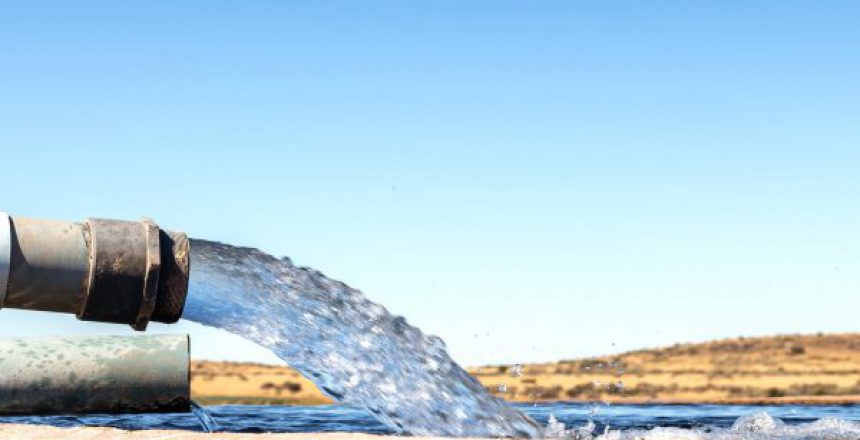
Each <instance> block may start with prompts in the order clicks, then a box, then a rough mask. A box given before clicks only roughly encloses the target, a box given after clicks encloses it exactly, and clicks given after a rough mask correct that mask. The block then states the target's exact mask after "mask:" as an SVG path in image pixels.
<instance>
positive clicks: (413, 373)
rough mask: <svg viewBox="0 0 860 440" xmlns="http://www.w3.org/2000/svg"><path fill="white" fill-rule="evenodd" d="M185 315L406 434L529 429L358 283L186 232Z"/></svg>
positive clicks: (435, 342) (531, 425)
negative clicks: (246, 343) (264, 351)
mask: <svg viewBox="0 0 860 440" xmlns="http://www.w3.org/2000/svg"><path fill="white" fill-rule="evenodd" d="M191 246H192V248H193V249H194V252H193V253H192V267H193V270H192V274H193V275H192V278H191V285H190V289H189V297H188V300H187V302H186V306H185V312H184V313H183V317H184V318H186V319H189V320H192V321H196V322H199V323H201V324H204V325H209V326H213V327H218V328H222V329H225V330H227V331H229V332H232V333H235V334H237V335H240V336H242V337H245V338H247V339H249V340H251V341H254V342H256V343H258V344H260V345H262V346H263V347H266V348H268V349H270V350H272V351H273V352H274V353H275V354H276V355H278V356H279V357H280V358H281V359H283V360H284V361H286V362H287V363H288V364H289V365H290V366H292V367H294V368H296V369H298V370H299V371H301V372H302V373H303V374H304V375H305V376H306V377H308V378H309V379H311V380H313V381H314V382H315V383H316V384H317V385H318V386H319V387H320V389H321V390H323V392H325V393H326V394H328V395H329V396H331V397H332V398H334V399H336V400H338V401H340V402H343V403H345V404H349V405H353V406H357V407H361V408H364V409H367V410H368V411H370V412H371V413H372V414H373V415H374V416H375V417H377V418H378V419H379V420H380V421H382V422H383V423H386V424H388V425H389V426H391V427H393V428H394V429H395V430H397V431H399V432H402V433H406V434H413V435H429V436H456V437H518V438H537V437H541V436H542V434H543V430H542V428H541V427H540V426H539V425H538V424H537V423H535V422H534V421H532V420H531V419H529V418H528V417H527V416H525V415H524V414H522V413H521V412H519V411H517V410H516V409H514V408H512V407H510V406H508V405H507V404H506V403H504V402H503V401H502V400H500V399H497V398H495V397H493V396H491V395H489V394H488V393H487V392H486V391H485V390H484V388H483V387H482V386H481V384H480V383H479V382H478V381H477V380H475V379H474V378H472V377H471V376H469V374H468V373H466V372H465V371H464V370H463V369H462V368H461V367H460V366H459V365H457V364H456V363H455V362H454V361H453V360H451V358H450V357H449V356H448V354H447V352H446V350H445V345H444V343H443V342H442V340H441V339H439V338H437V337H433V336H427V335H424V334H423V333H422V332H421V331H420V330H419V329H417V328H415V327H413V326H411V325H409V324H408V323H407V322H406V320H404V319H403V318H402V317H399V316H393V315H391V314H390V313H388V311H387V310H386V309H385V308H384V307H382V306H381V305H379V304H376V303H374V302H372V301H370V300H368V299H367V298H366V297H365V296H364V295H363V294H362V293H361V292H359V291H358V290H355V289H353V288H351V287H349V286H347V285H346V284H344V283H341V282H339V281H336V280H332V279H330V278H327V277H326V276H324V275H323V274H321V273H319V272H317V271H314V270H311V269H307V268H302V267H296V266H295V265H293V263H292V262H291V261H290V260H289V259H288V258H282V259H278V258H275V257H272V256H271V255H268V254H266V253H264V252H261V251H259V250H256V249H250V248H240V247H235V246H230V245H225V244H221V243H215V242H210V241H204V240H193V241H192V244H191Z"/></svg>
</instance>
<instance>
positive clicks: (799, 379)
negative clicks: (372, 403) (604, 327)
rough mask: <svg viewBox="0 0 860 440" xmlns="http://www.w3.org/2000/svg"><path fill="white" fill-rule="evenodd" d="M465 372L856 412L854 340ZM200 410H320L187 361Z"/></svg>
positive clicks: (306, 394)
mask: <svg viewBox="0 0 860 440" xmlns="http://www.w3.org/2000/svg"><path fill="white" fill-rule="evenodd" d="M469 372H470V373H471V374H472V375H474V376H475V377H476V378H477V379H478V380H480V381H481V383H483V384H484V386H485V387H487V389H488V390H490V391H491V392H492V393H493V394H495V395H496V396H499V397H502V398H504V399H507V400H511V401H518V402H532V401H543V400H579V401H612V402H631V403H632V402H673V403H810V404H814V403H860V333H850V334H831V335H827V334H819V335H783V336H771V337H759V338H734V339H726V340H719V341H712V342H706V343H699V344H677V345H673V346H671V347H665V348H658V349H650V350H638V351H632V352H628V353H622V354H618V355H612V356H604V357H597V358H587V359H575V360H565V361H559V362H552V363H543V364H525V365H522V366H513V365H493V366H482V367H476V368H470V369H469ZM191 391H192V395H193V397H194V399H196V400H197V401H199V402H201V403H207V404H209V403H259V404H263V403H273V404H305V405H310V404H320V403H329V402H330V400H329V399H328V398H327V397H325V396H324V395H323V394H322V393H321V392H320V391H319V390H318V389H317V388H316V387H315V386H314V385H313V383H312V382H310V381H308V380H307V379H305V378H304V377H302V376H301V375H299V374H298V373H297V372H296V371H295V370H292V369H290V368H288V367H282V366H271V365H260V364H246V363H231V362H211V361H195V362H193V365H192V382H191Z"/></svg>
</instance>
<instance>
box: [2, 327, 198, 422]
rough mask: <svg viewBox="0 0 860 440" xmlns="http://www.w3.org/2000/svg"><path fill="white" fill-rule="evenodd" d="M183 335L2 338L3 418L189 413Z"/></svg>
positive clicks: (186, 349) (186, 347)
mask: <svg viewBox="0 0 860 440" xmlns="http://www.w3.org/2000/svg"><path fill="white" fill-rule="evenodd" d="M190 371H191V370H190V358H189V341H188V336H187V335H146V336H88V337H46V338H45V337H40V338H11V339H0V415H44V414H96V413H146V412H189V411H190V410H191V406H190V405H191V399H190V376H189V374H190Z"/></svg>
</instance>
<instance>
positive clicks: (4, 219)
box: [0, 212, 12, 307]
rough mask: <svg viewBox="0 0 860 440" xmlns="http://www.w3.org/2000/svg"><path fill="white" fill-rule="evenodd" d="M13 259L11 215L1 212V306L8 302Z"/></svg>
mask: <svg viewBox="0 0 860 440" xmlns="http://www.w3.org/2000/svg"><path fill="white" fill-rule="evenodd" d="M11 259H12V223H11V222H10V221H9V215H8V214H6V213H5V212H0V307H3V304H4V303H5V302H6V288H7V287H8V286H9V268H10V264H11Z"/></svg>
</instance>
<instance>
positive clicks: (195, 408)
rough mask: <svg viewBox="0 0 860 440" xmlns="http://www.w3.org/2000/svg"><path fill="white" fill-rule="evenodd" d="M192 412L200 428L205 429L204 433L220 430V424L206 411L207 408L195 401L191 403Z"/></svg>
mask: <svg viewBox="0 0 860 440" xmlns="http://www.w3.org/2000/svg"><path fill="white" fill-rule="evenodd" d="M191 412H192V413H193V414H194V416H195V417H197V420H198V421H199V422H200V427H201V428H203V432H217V431H218V430H219V429H220V427H219V426H218V422H216V421H215V419H213V418H212V415H211V414H209V411H206V408H203V407H202V406H200V405H199V404H198V403H197V402H195V401H193V400H192V401H191Z"/></svg>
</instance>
